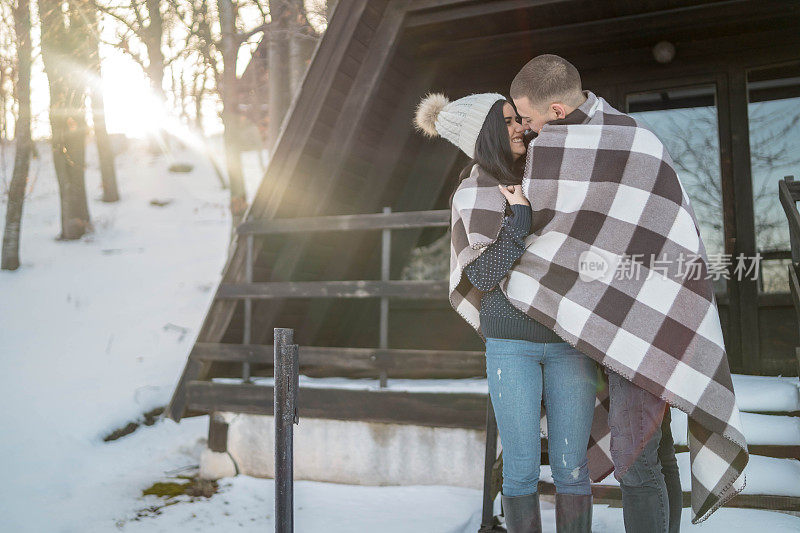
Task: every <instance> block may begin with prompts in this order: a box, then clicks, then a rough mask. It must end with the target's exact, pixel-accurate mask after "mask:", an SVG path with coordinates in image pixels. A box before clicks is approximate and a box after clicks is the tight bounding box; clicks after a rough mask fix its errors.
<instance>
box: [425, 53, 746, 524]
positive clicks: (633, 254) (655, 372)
mask: <svg viewBox="0 0 800 533" xmlns="http://www.w3.org/2000/svg"><path fill="white" fill-rule="evenodd" d="M509 92H510V97H511V98H508V99H507V98H505V97H504V96H503V95H501V94H497V93H489V94H472V95H469V96H466V97H464V98H461V99H458V100H455V101H452V102H451V101H449V100H448V99H447V98H446V97H445V96H444V95H439V94H434V95H428V96H427V97H425V99H423V101H422V102H421V103H420V105H419V107H418V108H417V115H416V124H417V126H418V128H419V129H420V130H422V131H423V132H424V133H426V134H427V135H429V136H437V135H438V136H441V137H444V138H445V139H447V140H448V141H450V142H452V143H453V144H455V145H456V146H458V147H459V148H460V149H461V150H462V151H464V153H466V154H467V156H469V157H470V158H471V159H472V161H471V162H470V164H469V165H468V166H467V167H466V168H465V169H464V171H463V172H462V174H461V180H460V183H459V185H458V187H457V189H456V191H455V192H454V194H453V197H452V215H451V260H450V303H451V304H452V306H453V308H454V309H455V310H456V311H457V312H458V313H459V315H461V316H462V317H463V318H464V319H465V320H466V321H467V322H468V323H469V324H470V325H471V326H472V327H473V328H474V329H475V330H476V332H477V333H478V335H480V336H481V338H482V339H483V340H484V341H485V343H486V375H487V380H488V386H489V395H490V397H491V401H492V406H493V407H494V411H495V413H496V417H497V425H498V430H499V433H500V441H501V445H502V448H503V483H502V504H503V512H504V515H505V519H506V526H507V528H508V531H509V532H510V533H521V532H526V533H527V532H534V531H541V517H540V511H539V497H538V491H537V484H538V481H539V470H540V453H541V450H540V447H541V442H540V430H541V428H542V422H543V421H544V420H545V414H546V426H547V436H548V456H549V458H550V468H551V471H552V476H553V482H554V484H555V487H556V528H557V531H559V532H576V533H577V532H589V531H591V524H592V495H591V486H590V483H591V482H592V481H595V482H596V481H599V480H600V479H602V478H604V477H605V476H607V475H608V474H609V473H611V472H612V471H613V473H614V477H615V478H616V479H617V480H618V481H619V484H620V487H621V490H622V500H623V517H624V523H625V529H626V531H627V532H628V533H673V532H677V531H678V530H679V527H680V516H681V507H682V490H681V480H680V477H679V471H678V466H677V461H676V458H675V449H674V446H673V440H672V434H671V431H670V409H669V407H670V406H673V407H676V408H678V409H680V410H682V411H684V412H686V413H687V414H688V441H689V442H688V444H689V452H690V461H691V493H692V498H691V501H692V510H693V519H692V522H693V523H696V522H700V521H702V520H705V519H706V518H707V517H708V516H709V515H710V514H711V513H713V512H714V511H715V510H716V509H717V508H719V506H721V505H722V504H724V503H725V502H726V501H727V500H728V499H730V498H731V497H733V496H734V495H735V494H737V493H738V492H740V491H741V490H742V489H743V488H744V481H745V480H744V474H743V471H744V467H745V465H746V463H747V459H748V455H747V445H746V443H745V440H744V436H743V435H742V429H741V422H740V419H739V412H738V409H737V407H736V400H735V396H734V391H733V385H732V381H731V376H730V370H729V367H728V362H727V357H726V354H725V347H724V342H723V339H722V331H721V327H720V321H719V315H718V312H717V307H716V301H715V298H714V292H713V288H712V283H711V280H710V279H709V277H708V276H707V272H708V266H707V257H706V252H705V248H704V246H703V243H702V240H701V239H700V233H699V229H698V226H697V223H696V220H695V217H694V212H693V210H692V207H691V205H690V203H689V198H688V197H687V195H686V192H685V191H684V189H683V187H682V185H681V183H680V181H679V179H678V176H677V174H676V171H675V168H674V166H673V164H672V160H671V159H670V157H669V154H668V153H667V151H666V149H665V148H664V146H663V145H662V144H661V142H660V141H659V140H658V139H657V138H656V136H655V135H654V134H653V133H652V132H650V131H649V130H647V129H646V128H644V127H642V126H641V125H640V124H639V123H637V121H636V120H635V119H634V118H632V117H631V116H629V115H627V114H624V113H621V112H620V111H618V110H616V109H614V108H613V107H611V106H610V105H609V104H608V102H606V101H605V100H604V99H603V98H601V97H599V96H597V95H595V94H594V93H592V92H591V91H586V90H583V88H582V85H581V79H580V75H579V73H578V71H577V70H576V69H575V67H574V66H573V65H572V64H570V63H569V62H568V61H566V60H565V59H563V58H561V57H558V56H555V55H550V54H547V55H541V56H537V57H535V58H534V59H532V60H531V61H530V62H528V63H527V64H526V65H525V66H524V67H523V68H522V70H521V71H520V72H519V73H518V74H517V76H516V77H515V78H514V80H513V82H512V84H511V88H510V91H509ZM526 130H529V131H530V132H533V133H535V134H537V135H536V137H535V138H534V139H533V140H532V141H531V142H530V143H529V144H528V145H527V146H526V143H525V133H526ZM686 257H692V258H693V261H695V263H696V265H695V267H694V268H693V269H692V270H691V272H690V274H691V275H690V276H687V272H686V271H685V266H684V265H683V261H684V260H685V258H686ZM542 403H544V409H542Z"/></svg>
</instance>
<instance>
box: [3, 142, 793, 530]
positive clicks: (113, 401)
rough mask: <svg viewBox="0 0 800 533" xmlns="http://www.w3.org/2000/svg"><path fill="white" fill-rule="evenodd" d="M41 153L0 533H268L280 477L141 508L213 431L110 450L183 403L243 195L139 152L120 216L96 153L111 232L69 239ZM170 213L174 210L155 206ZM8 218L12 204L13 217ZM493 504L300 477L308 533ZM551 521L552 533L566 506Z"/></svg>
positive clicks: (735, 517)
mask: <svg viewBox="0 0 800 533" xmlns="http://www.w3.org/2000/svg"><path fill="white" fill-rule="evenodd" d="M39 152H40V159H39V160H36V161H34V163H33V168H32V175H33V176H32V180H31V185H30V194H29V196H28V197H27V199H26V202H25V206H24V219H23V225H22V245H21V252H20V253H21V258H22V266H21V268H20V269H19V270H17V271H16V272H0V302H1V304H0V395H2V396H0V400H2V405H3V406H4V410H3V412H4V416H3V417H2V429H0V472H2V476H3V481H4V482H3V483H2V487H0V532H2V533H5V532H37V533H38V532H42V533H50V532H80V533H91V532H108V531H130V532H139V531H142V532H145V531H146V532H156V531H169V532H171V533H183V532H188V531H212V530H213V531H260V532H261V531H269V530H270V529H272V528H273V527H274V526H273V517H272V515H273V490H274V485H273V482H272V480H269V479H254V478H249V477H246V476H239V477H237V478H233V479H229V480H223V481H221V482H220V490H219V492H218V493H217V494H215V495H214V496H212V497H211V498H209V499H205V498H198V499H196V500H195V501H188V500H189V498H188V497H180V498H178V499H177V500H178V503H177V504H174V505H168V506H164V503H165V502H164V500H163V499H160V498H158V497H156V496H147V497H143V496H142V490H143V489H146V488H147V487H149V486H151V485H152V484H153V483H154V482H157V481H169V480H172V479H174V478H175V476H177V475H179V474H185V473H191V472H192V468H193V467H195V466H196V465H197V464H198V461H199V453H200V451H201V450H202V448H203V446H204V443H203V439H204V438H205V435H206V431H207V420H206V419H205V418H196V419H188V420H184V421H183V422H181V423H180V424H174V423H173V422H171V421H160V422H157V423H156V424H155V425H153V426H149V427H141V428H140V429H138V430H137V431H136V432H134V433H133V434H131V435H128V436H126V437H123V438H121V439H119V440H116V441H112V442H108V443H106V442H103V437H104V436H105V435H107V434H108V433H110V432H111V431H112V430H114V429H116V428H119V427H122V426H124V425H125V424H126V423H128V422H129V421H132V420H136V419H137V418H139V417H140V416H141V414H142V413H144V412H146V411H148V410H150V409H153V408H155V407H158V406H163V405H164V404H166V403H167V401H168V399H169V396H170V394H171V392H172V388H173V387H174V385H175V383H176V381H177V379H178V376H179V374H180V371H181V369H182V368H183V365H184V362H185V359H186V356H187V354H188V352H189V350H190V349H191V346H192V343H193V341H194V339H195V337H196V336H197V333H198V329H199V327H200V325H201V323H202V320H203V318H204V316H205V312H206V310H207V309H208V306H209V303H210V301H211V298H212V296H213V292H214V289H215V287H216V284H217V282H218V280H219V276H220V274H221V270H222V267H223V266H224V262H225V256H226V252H227V242H228V233H229V231H230V219H229V214H228V209H227V205H228V195H227V191H224V190H222V189H221V188H220V185H219V181H218V179H217V178H216V177H215V175H214V173H213V170H212V169H211V166H210V165H209V164H208V162H207V161H204V159H203V157H201V156H200V155H197V154H194V153H191V152H188V151H187V152H184V153H181V154H177V155H176V156H175V160H176V161H179V162H184V161H186V162H191V163H193V164H194V165H195V170H194V171H193V172H191V173H188V174H173V173H169V172H167V170H166V168H167V166H168V164H169V163H170V162H172V161H167V160H166V159H165V158H163V157H159V158H154V157H152V156H150V155H148V154H147V153H146V152H145V151H144V150H141V149H139V148H136V147H132V148H131V149H129V150H128V151H126V152H125V153H123V154H121V155H120V156H119V158H118V180H119V187H120V193H121V196H122V200H121V201H120V202H119V203H117V204H104V203H102V202H100V201H98V200H97V198H98V197H99V195H100V179H99V174H98V170H97V163H96V158H95V157H94V155H90V162H89V169H88V171H87V187H88V191H89V199H90V200H89V208H90V211H91V215H92V220H93V222H94V225H95V232H94V233H92V234H90V235H87V236H85V237H84V238H83V239H81V240H79V241H74V242H61V241H56V240H55V237H56V236H57V235H58V233H59V227H60V226H59V198H58V187H57V184H56V180H55V176H54V173H53V171H52V163H51V161H50V157H49V148H48V147H47V145H46V144H39ZM12 161H13V149H12V148H11V147H8V146H6V147H5V153H4V154H3V153H0V163H1V164H2V165H3V168H0V181H2V179H5V180H7V179H8V178H9V176H10V169H11V164H12ZM257 161H258V160H257V157H256V156H255V154H247V157H246V161H245V162H246V165H245V166H246V168H247V169H248V172H247V174H248V176H247V177H248V190H249V191H250V194H252V191H253V190H254V189H255V187H256V186H257V183H258V179H259V177H260V169H259V165H258V162H257ZM154 199H155V200H161V201H166V200H171V202H170V203H169V204H168V205H167V206H165V207H156V206H152V205H151V204H150V201H151V200H154ZM5 206H6V204H5V198H3V199H2V201H0V221H2V220H5ZM478 381H480V380H478ZM398 385H402V384H398ZM420 385H425V386H428V385H430V386H435V384H427V383H424V384H423V383H421V384H420ZM738 385H739V384H738V382H737V387H738ZM483 386H484V385H481V384H480V383H475V382H467V381H464V382H462V383H461V384H459V385H454V386H453V387H454V388H455V389H460V388H464V389H467V390H479V389H480V388H481V387H483ZM787 394H789V390H788V389H787ZM770 396H771V397H772V398H774V394H772V395H770ZM480 504H481V494H480V491H477V490H471V489H464V488H455V487H437V486H434V487H418V486H415V487H362V486H347V485H334V484H326V483H317V482H308V481H298V482H297V483H296V485H295V509H296V516H295V526H296V531H299V532H315V531H325V532H326V533H337V532H344V531H352V530H358V531H381V532H401V531H402V532H406V531H425V532H453V533H456V532H458V533H461V532H469V533H473V532H476V531H477V529H478V524H479V520H480ZM543 508H544V521H545V524H546V530H551V531H552V530H554V513H553V509H552V506H551V505H550V504H547V503H544V504H543ZM689 519H690V516H689V511H688V509H687V510H685V512H684V530H687V531H693V530H698V531H720V532H722V531H724V532H728V531H756V530H762V531H770V532H783V531H799V530H800V518H797V517H793V516H789V515H785V514H779V513H770V512H765V511H753V510H739V509H723V510H721V511H719V512H717V513H716V514H715V515H714V516H713V517H712V518H711V519H710V520H709V521H708V522H706V523H704V524H702V525H700V526H691V525H690V523H689ZM594 530H595V531H596V532H617V531H622V530H623V528H622V514H621V511H620V510H619V509H615V508H609V507H606V506H601V505H598V506H596V509H595V520H594Z"/></svg>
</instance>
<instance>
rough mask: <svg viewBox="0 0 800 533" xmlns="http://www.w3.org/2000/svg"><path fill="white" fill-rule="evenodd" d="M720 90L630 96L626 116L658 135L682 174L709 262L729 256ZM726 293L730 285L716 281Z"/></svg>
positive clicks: (686, 89) (702, 88)
mask: <svg viewBox="0 0 800 533" xmlns="http://www.w3.org/2000/svg"><path fill="white" fill-rule="evenodd" d="M716 95H717V92H716V86H715V85H701V86H693V87H681V88H675V89H663V90H658V91H649V92H641V93H633V94H629V95H628V96H627V98H626V106H627V112H628V113H629V114H631V115H632V116H634V117H636V119H637V120H639V121H640V122H641V123H642V124H643V125H644V126H646V127H647V128H649V129H650V130H651V131H653V133H655V134H656V135H657V136H658V138H659V139H661V142H663V143H664V146H665V147H666V148H667V151H668V152H669V155H670V156H671V157H672V160H673V162H674V164H675V167H676V170H677V171H678V177H679V179H680V180H681V183H682V184H683V187H684V189H686V194H687V195H688V196H689V202H690V203H691V205H692V208H693V209H694V213H695V217H696V218H697V224H698V225H699V226H700V236H701V237H702V238H703V244H705V247H706V253H707V254H708V259H709V261H710V262H712V263H715V262H721V261H723V260H724V258H723V257H722V256H721V255H720V254H723V253H725V232H724V227H723V216H722V212H723V211H722V178H721V171H720V152H719V126H718V122H717V97H716ZM714 283H715V286H716V290H717V292H724V290H725V279H724V277H720V279H719V280H715V281H714Z"/></svg>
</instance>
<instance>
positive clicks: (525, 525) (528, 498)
mask: <svg viewBox="0 0 800 533" xmlns="http://www.w3.org/2000/svg"><path fill="white" fill-rule="evenodd" d="M502 502H503V515H504V516H505V518H506V530H507V531H508V533H541V531H542V515H541V512H540V511H539V493H538V492H535V493H533V494H525V495H524V496H505V495H503V496H502Z"/></svg>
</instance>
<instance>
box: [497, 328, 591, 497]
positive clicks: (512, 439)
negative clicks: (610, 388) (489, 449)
mask: <svg viewBox="0 0 800 533" xmlns="http://www.w3.org/2000/svg"><path fill="white" fill-rule="evenodd" d="M486 376H487V380H488V383H489V395H490V396H491V399H492V406H493V407H494V412H495V416H496V418H497V429H498V431H499V433H500V442H501V444H502V446H503V494H504V495H505V496H523V495H526V494H533V493H535V492H536V491H537V484H538V482H539V467H540V463H541V436H540V431H539V429H540V428H539V421H540V417H541V403H542V393H544V403H545V409H546V413H547V426H548V455H549V457H550V467H551V469H552V472H553V482H554V483H555V486H556V492H558V493H560V494H591V487H590V484H589V483H590V482H589V469H588V465H587V457H586V448H587V446H588V444H589V433H590V431H591V429H592V419H593V417H594V404H595V396H596V394H597V381H598V374H597V366H596V364H595V363H594V361H593V360H592V359H590V358H589V357H587V356H586V355H584V354H583V353H581V352H580V351H578V350H577V349H575V348H573V347H572V346H570V345H569V344H567V343H566V342H554V343H539V342H530V341H524V340H516V339H495V338H488V339H486Z"/></svg>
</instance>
